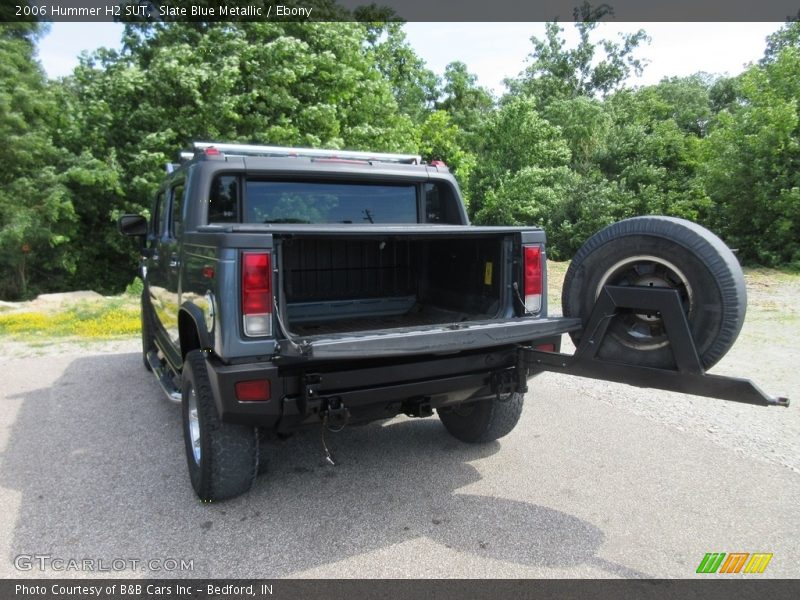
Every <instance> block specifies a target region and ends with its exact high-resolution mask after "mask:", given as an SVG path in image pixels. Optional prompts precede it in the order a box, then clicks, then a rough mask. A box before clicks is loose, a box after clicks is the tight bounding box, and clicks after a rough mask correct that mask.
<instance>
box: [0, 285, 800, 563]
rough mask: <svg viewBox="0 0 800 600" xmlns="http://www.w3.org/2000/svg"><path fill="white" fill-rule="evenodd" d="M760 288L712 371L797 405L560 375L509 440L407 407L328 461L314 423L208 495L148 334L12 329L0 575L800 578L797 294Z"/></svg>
mask: <svg viewBox="0 0 800 600" xmlns="http://www.w3.org/2000/svg"><path fill="white" fill-rule="evenodd" d="M749 283H750V292H751V305H752V306H753V307H754V310H751V312H750V315H749V316H748V320H747V322H746V325H745V329H744V331H743V334H742V336H741V338H740V341H739V342H738V343H737V345H736V347H735V349H734V350H733V351H732V352H731V353H730V354H729V355H728V356H727V357H726V358H725V359H724V360H723V361H722V363H720V365H718V367H717V368H715V370H714V371H715V372H718V373H727V374H736V375H739V376H746V377H752V378H755V379H757V380H758V381H759V382H760V383H761V384H762V386H763V387H764V388H765V389H767V390H769V391H770V392H771V393H774V394H781V395H788V396H790V397H792V398H793V399H794V400H795V402H794V403H793V405H792V406H791V407H789V408H788V409H781V408H774V407H771V408H763V407H755V406H744V405H737V404H734V403H730V402H724V401H717V400H709V399H702V398H693V397H689V396H683V395H680V394H671V393H664V392H655V391H651V390H640V389H634V388H628V387H626V386H622V385H614V384H607V383H600V382H595V381H590V380H580V379H576V378H570V377H564V376H558V375H552V374H547V375H543V376H541V377H540V378H538V379H536V380H535V381H534V382H532V383H533V384H534V385H532V393H531V394H529V396H528V398H527V399H526V407H525V412H524V414H523V418H522V422H521V423H520V425H519V426H518V427H517V429H515V431H514V432H513V433H512V434H511V435H509V436H508V437H507V438H504V439H503V440H500V441H499V442H496V443H493V444H489V445H486V446H478V447H475V446H467V445H463V444H461V443H459V442H456V441H455V440H453V439H451V438H449V437H448V436H447V435H446V433H445V432H444V430H443V428H442V427H441V425H440V423H439V422H438V420H437V419H435V418H431V419H424V420H412V419H407V418H397V419H393V420H391V421H388V422H384V423H378V424H371V425H367V426H364V427H353V428H347V429H345V431H344V432H342V433H340V434H337V435H332V436H331V437H330V443H331V445H332V447H333V449H334V451H335V453H336V454H337V457H338V458H339V460H340V464H339V465H338V466H336V467H327V466H324V464H323V463H322V460H321V459H322V452H321V447H320V443H319V432H318V431H317V430H315V431H309V432H307V433H304V434H302V435H298V436H295V437H293V438H291V439H290V440H287V441H285V442H281V443H273V444H271V448H270V455H271V457H272V458H271V460H270V462H269V472H268V473H267V474H265V475H263V476H261V477H260V478H259V479H258V481H257V483H256V486H255V488H254V489H253V490H252V491H251V492H250V493H249V494H247V495H245V496H243V497H240V498H237V499H234V500H231V501H228V502H224V503H220V504H213V505H202V504H199V503H198V502H197V501H196V499H195V497H194V495H193V492H192V490H191V486H190V484H189V481H188V476H187V473H186V466H185V458H184V454H183V447H182V440H181V434H180V416H179V411H178V409H177V407H176V406H175V405H172V404H169V403H168V402H166V401H165V400H163V399H162V396H161V392H160V391H159V389H158V387H157V386H156V384H155V382H154V381H153V380H152V377H151V376H150V375H149V374H148V373H146V372H145V371H144V369H143V367H142V364H141V357H140V355H139V352H138V350H139V348H138V342H136V341H123V342H113V343H106V344H76V343H62V344H56V345H52V346H51V345H46V344H43V345H39V346H35V345H31V344H21V343H13V342H7V341H6V342H3V343H2V344H1V345H0V346H1V347H2V350H3V353H2V356H3V358H2V359H0V369H1V372H2V392H1V393H0V397H1V398H2V400H0V401H1V402H2V407H3V408H2V411H0V505H2V506H3V508H4V509H3V511H2V514H1V515H0V556H2V560H0V575H1V576H3V577H20V576H22V577H25V576H35V577H43V576H44V577H58V576H68V577H88V576H94V575H97V573H89V572H84V571H67V572H63V571H57V570H54V569H53V568H49V569H47V570H45V571H40V570H38V568H33V569H32V570H28V571H20V570H18V569H17V568H15V565H14V562H15V559H16V558H17V557H19V556H20V555H23V556H27V555H43V554H47V555H50V556H52V557H56V558H64V559H69V558H78V559H81V558H90V559H96V560H103V561H105V563H106V564H110V562H111V561H112V560H113V559H115V558H124V559H135V560H139V561H148V560H153V559H156V560H162V561H163V559H169V558H173V559H185V560H191V561H192V567H193V569H192V570H186V571H168V570H165V569H163V568H161V569H160V570H157V569H156V568H149V567H146V566H144V565H141V564H138V563H137V565H136V566H135V567H130V566H126V568H125V569H123V570H121V571H119V572H118V573H116V574H118V575H124V576H150V577H165V576H184V577H187V576H191V577H225V576H231V577H265V578H272V577H555V578H560V577H588V578H593V577H689V576H692V575H694V572H695V569H696V567H697V565H698V564H699V562H700V560H701V559H702V558H703V555H704V554H705V553H706V552H756V551H763V552H772V553H774V558H773V559H772V562H771V563H770V564H769V567H768V568H767V570H766V572H765V573H764V574H763V575H762V576H761V577H767V576H772V577H798V575H800V567H798V565H797V562H796V561H797V557H798V556H800V515H798V510H797V501H798V499H799V498H800V435H798V434H799V433H800V393H799V392H800V373H799V372H798V369H797V354H798V353H797V342H796V340H797V339H798V336H800V320H798V314H797V312H796V310H795V309H794V308H793V306H794V305H793V303H794V302H795V299H796V298H797V297H798V295H797V294H798V292H800V290H797V289H796V286H797V284H796V283H794V280H788V281H786V282H783V283H780V282H779V283H777V284H775V283H769V284H767V283H764V282H759V281H758V280H757V278H755V279H754V278H751V279H750V281H749ZM142 567H144V570H143V569H142ZM111 574H112V575H113V574H114V573H111ZM101 575H103V574H101ZM737 577H741V575H739V576H737Z"/></svg>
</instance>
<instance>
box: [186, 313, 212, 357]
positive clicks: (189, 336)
mask: <svg viewBox="0 0 800 600" xmlns="http://www.w3.org/2000/svg"><path fill="white" fill-rule="evenodd" d="M187 323H190V324H191V325H188V326H187ZM187 327H192V329H193V331H191V332H190V331H187ZM178 333H179V335H180V343H181V355H182V356H183V357H185V356H186V354H187V353H189V352H190V351H191V350H208V349H211V348H213V347H214V341H213V338H212V337H211V333H209V331H208V328H207V327H206V320H205V315H204V313H203V311H202V310H201V309H200V307H199V306H197V305H196V304H193V303H191V302H188V301H187V302H184V303H183V304H181V307H180V310H179V311H178Z"/></svg>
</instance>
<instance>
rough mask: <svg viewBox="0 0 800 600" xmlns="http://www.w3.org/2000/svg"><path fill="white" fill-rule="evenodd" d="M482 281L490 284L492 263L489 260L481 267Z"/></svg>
mask: <svg viewBox="0 0 800 600" xmlns="http://www.w3.org/2000/svg"><path fill="white" fill-rule="evenodd" d="M483 283H484V284H485V285H492V263H490V262H487V263H486V267H485V268H484V269H483Z"/></svg>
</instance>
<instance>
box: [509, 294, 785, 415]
mask: <svg viewBox="0 0 800 600" xmlns="http://www.w3.org/2000/svg"><path fill="white" fill-rule="evenodd" d="M621 309H637V310H647V311H653V312H657V313H659V314H660V315H661V318H662V319H663V321H664V327H665V329H666V332H667V337H668V338H669V343H670V347H671V348H672V352H673V356H674V357H675V364H676V365H677V368H675V369H658V368H652V367H642V366H639V365H632V364H627V363H620V362H613V361H609V360H604V359H602V358H598V357H597V352H598V350H599V349H600V347H601V346H602V342H603V338H604V337H605V335H606V332H607V331H608V326H609V324H610V323H611V321H612V319H613V317H614V316H615V315H616V314H617V313H618V312H619V311H620V310H621ZM520 353H521V355H520V358H521V362H522V364H523V365H524V366H525V367H527V368H528V369H529V371H530V373H531V374H536V373H540V372H542V371H555V372H558V373H565V374H568V375H577V376H578V377H588V378H591V379H600V380H603V381H614V382H617V383H626V384H629V385H633V386H637V387H647V388H655V389H659V390H668V391H672V392H683V393H685V394H694V395H696V396H707V397H710V398H719V399H722V400H730V401H732V402H742V403H745V404H756V405H759V406H784V407H785V406H789V399H788V398H783V397H777V398H775V397H772V396H770V395H768V394H767V393H765V392H764V391H763V390H762V389H761V388H759V387H758V386H757V385H756V384H755V383H753V382H752V381H750V380H749V379H741V378H738V377H725V376H722V375H708V374H707V373H706V372H705V369H704V368H703V366H702V363H701V362H700V357H699V355H698V353H697V348H696V347H695V344H694V340H693V339H692V335H691V332H690V330H689V323H688V322H687V321H686V315H685V314H684V312H683V309H682V307H681V303H680V298H679V296H678V292H677V291H676V290H673V289H667V288H649V287H647V288H645V287H628V286H606V287H604V288H603V291H602V292H601V293H600V296H599V297H598V299H597V302H595V305H594V308H593V309H592V314H591V315H590V317H589V321H588V323H587V324H586V328H585V332H584V335H582V336H581V341H580V343H579V344H578V347H577V349H576V351H575V354H573V355H569V354H561V353H557V352H546V351H543V350H536V349H534V348H531V347H523V348H521V349H520Z"/></svg>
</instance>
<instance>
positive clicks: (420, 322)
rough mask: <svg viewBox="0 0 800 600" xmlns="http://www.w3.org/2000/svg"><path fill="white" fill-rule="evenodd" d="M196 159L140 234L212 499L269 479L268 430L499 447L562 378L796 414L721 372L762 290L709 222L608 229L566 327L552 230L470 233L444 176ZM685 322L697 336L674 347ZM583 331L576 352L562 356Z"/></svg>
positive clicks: (191, 441) (328, 158)
mask: <svg viewBox="0 0 800 600" xmlns="http://www.w3.org/2000/svg"><path fill="white" fill-rule="evenodd" d="M184 158H185V159H186V160H185V162H184V163H183V164H182V165H180V166H176V168H172V169H169V170H170V171H171V172H170V174H169V176H168V177H167V179H166V181H165V182H164V184H163V185H162V187H161V189H160V190H159V192H158V194H157V196H156V198H155V202H154V204H153V207H152V211H151V218H150V219H149V221H148V220H146V219H145V218H144V217H140V216H138V215H126V216H124V217H122V218H121V219H120V221H119V227H120V230H121V231H122V232H123V233H125V234H128V235H133V236H139V237H140V238H141V239H142V240H143V243H142V246H141V256H142V261H141V276H142V279H143V281H144V284H145V285H144V293H143V295H142V344H143V354H144V363H145V366H146V367H147V368H148V369H150V370H152V371H153V372H154V373H155V374H156V376H157V378H158V380H159V382H160V384H161V385H162V387H163V388H164V390H165V392H166V393H167V395H168V396H169V397H170V398H172V399H173V400H176V401H179V402H181V404H182V410H183V423H184V436H185V440H186V454H187V460H188V465H189V472H190V476H191V481H192V484H193V486H194V489H195V491H196V492H197V494H198V496H199V497H200V498H201V499H202V500H204V501H211V500H219V499H224V498H228V497H232V496H235V495H237V494H240V493H242V492H244V491H246V490H247V489H248V488H249V487H250V486H251V485H252V482H253V480H254V478H255V477H256V475H257V473H258V472H259V460H260V458H261V460H263V456H261V455H262V453H260V452H259V444H260V441H261V440H263V439H264V436H265V435H269V434H270V433H274V434H278V435H280V434H286V433H290V432H292V431H294V430H297V429H298V428H300V427H303V426H307V425H310V424H316V426H318V427H319V426H321V427H323V428H332V429H340V428H342V427H344V426H345V425H346V424H349V423H355V422H365V421H370V420H376V419H386V418H390V417H393V416H396V415H398V414H401V413H404V414H406V415H410V416H415V417H427V416H430V415H432V414H433V411H434V410H436V412H437V413H438V415H439V418H440V419H441V421H442V423H443V425H444V427H445V429H446V430H447V431H448V432H449V433H451V434H452V435H453V436H455V437H456V438H458V439H460V440H463V441H465V442H486V441H491V440H495V439H497V438H500V437H502V436H504V435H506V434H507V433H509V432H510V431H511V430H512V429H513V428H514V426H515V425H516V424H517V421H518V420H519V417H520V413H521V410H522V406H523V397H524V393H525V392H526V391H527V382H528V379H529V378H530V377H532V376H533V375H535V374H536V373H538V372H541V371H543V370H557V371H558V370H560V371H564V372H573V373H575V374H578V375H583V376H589V377H598V378H602V379H611V380H618V381H626V382H629V383H633V384H635V385H647V386H652V387H661V388H665V389H679V390H683V391H689V392H692V393H699V394H704V395H708V396H717V397H726V394H727V396H732V397H729V399H733V400H740V401H746V402H756V403H762V404H774V403H784V402H785V400H784V399H772V398H769V397H767V396H765V395H764V394H761V393H760V391H755V392H752V391H751V392H748V391H746V390H745V392H742V390H743V389H744V388H741V389H740V388H737V389H736V390H734V391H730V389H732V388H730V385H729V384H728V387H727V388H725V386H724V385H722V384H719V383H714V381H713V379H712V378H713V376H708V375H705V373H704V369H705V368H708V367H710V366H711V364H713V363H714V362H716V361H717V360H718V359H719V358H720V357H721V356H722V354H724V352H725V351H726V350H727V349H728V348H729V347H730V345H731V344H732V343H733V341H734V340H735V338H736V335H737V333H738V331H739V329H740V328H741V325H742V321H743V319H744V309H745V292H744V283H743V279H742V275H741V270H740V269H739V266H738V263H737V262H736V260H735V258H734V257H733V255H732V254H731V253H730V251H729V250H728V249H727V248H726V247H725V246H724V244H722V242H720V241H719V240H718V239H717V238H716V237H714V236H713V235H712V234H710V233H709V232H707V231H705V230H702V229H701V228H699V227H697V226H696V225H694V224H691V223H687V222H685V221H680V220H678V219H668V218H666V217H646V218H640V219H630V220H628V221H623V222H621V223H618V224H615V225H612V226H611V227H609V228H607V229H606V230H603V231H602V232H600V233H598V234H597V235H596V236H594V237H593V238H591V239H590V240H589V242H587V244H586V246H584V249H583V250H581V252H580V253H579V254H578V256H576V258H575V260H574V261H573V263H572V266H571V268H570V271H569V273H568V275H567V281H566V283H565V295H564V314H565V315H566V316H559V317H549V316H548V307H547V295H546V289H547V271H546V260H545V259H546V250H545V234H544V232H543V231H542V230H541V229H538V228H534V227H473V226H470V225H469V221H468V219H467V215H466V212H465V210H464V207H463V204H462V201H461V198H460V195H459V190H458V186H457V184H456V182H455V180H454V178H453V177H452V176H451V175H450V173H449V172H448V170H447V168H446V167H445V166H444V165H443V164H441V163H433V164H423V163H422V162H421V161H420V158H419V157H417V156H408V155H397V154H376V153H368V152H352V151H335V150H313V149H297V148H277V147H269V146H247V145H236V144H211V143H197V144H195V148H194V151H193V152H192V153H190V154H188V156H185V157H184ZM632 290H633V291H636V290H643V291H645V292H648V291H649V292H650V293H651V296H652V298H651V297H650V296H648V297H647V299H646V301H642V300H641V298H637V297H633V298H630V297H628V296H625V294H626V293H629V292H631V291H632ZM651 300H652V302H651ZM603 302H605V303H606V304H607V305H608V306H600V305H602V304H603ZM653 302H655V304H653ZM658 302H662V304H663V305H659V304H658ZM651 304H652V306H651ZM598 311H599V313H598ZM670 311H671V312H670ZM600 313H602V314H600ZM672 313H674V315H673V316H669V315H670V314H672ZM612 317H613V318H612ZM673 317H674V319H677V320H676V321H675V322H676V323H678V325H677V326H676V327H677V328H678V329H677V331H678V334H681V333H683V334H685V333H687V332H688V334H689V338H690V339H688V340H686V339H683V338H681V339H680V340H677V338H673V337H671V334H670V332H669V331H668V330H669V328H670V327H671V326H670V325H669V323H670V320H674V319H673ZM592 319H594V321H593V320H592ZM681 319H682V321H681ZM585 332H589V334H587V333H585ZM564 333H570V334H571V335H572V336H573V339H574V340H575V341H576V343H577V344H578V347H579V351H578V353H577V354H576V355H575V356H571V357H567V356H565V355H562V354H559V350H560V340H561V335H562V334H564ZM678 334H675V335H678ZM683 337H684V338H685V337H686V336H685V335H684V336H683ZM676 340H677V341H676ZM718 379H723V378H718ZM725 381H726V382H730V381H731V380H727V379H726V380H725ZM733 381H737V382H744V380H733ZM746 383H747V384H749V382H746ZM741 385H744V383H742V384H741ZM750 385H752V384H750ZM745 387H746V386H745ZM723 388H725V389H723ZM747 389H748V390H749V389H750V388H747ZM726 390H728V391H726ZM756 390H757V388H756ZM743 394H744V395H743ZM748 394H749V395H748ZM323 431H324V429H323ZM323 439H324V437H323ZM325 451H326V452H327V448H326V449H325Z"/></svg>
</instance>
